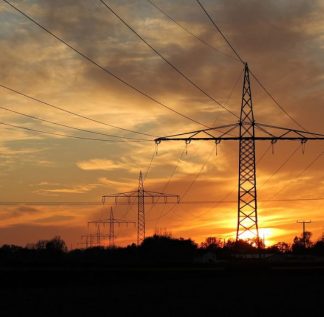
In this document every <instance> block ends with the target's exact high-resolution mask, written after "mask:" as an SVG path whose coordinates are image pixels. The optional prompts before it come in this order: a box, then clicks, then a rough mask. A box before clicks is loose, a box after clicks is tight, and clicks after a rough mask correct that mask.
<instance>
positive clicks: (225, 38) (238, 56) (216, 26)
mask: <svg viewBox="0 0 324 317" xmlns="http://www.w3.org/2000/svg"><path fill="white" fill-rule="evenodd" d="M196 2H197V3H198V5H199V7H200V8H201V9H202V10H203V12H204V13H205V14H206V16H207V17H208V19H209V21H210V22H211V23H212V24H213V26H214V27H215V28H216V30H217V31H218V32H219V33H220V35H221V36H222V37H223V39H224V40H225V42H226V43H227V44H228V45H229V47H230V48H231V49H232V51H233V52H234V54H235V55H236V56H237V58H238V59H239V60H240V61H241V63H242V64H245V62H244V61H243V59H242V57H241V56H240V54H239V53H238V52H237V51H236V50H235V48H234V47H233V46H232V44H231V43H230V41H229V40H228V39H227V37H226V36H225V34H224V33H223V32H222V30H221V29H220V28H219V27H218V25H217V24H216V22H215V21H214V19H213V18H212V17H211V16H210V14H209V13H208V12H207V10H206V8H205V7H204V6H203V5H202V3H201V2H200V0H196ZM251 75H252V76H253V78H254V79H255V80H256V82H257V83H258V84H259V85H260V87H261V88H262V89H263V90H264V91H265V93H266V94H267V95H268V96H269V97H270V99H271V100H272V101H273V102H274V103H275V104H276V105H277V106H278V107H279V109H280V110H281V111H282V112H283V113H284V114H285V115H287V116H288V117H289V118H290V119H291V120H292V121H293V122H294V123H295V124H297V125H298V126H299V127H300V128H302V129H303V130H305V131H306V129H305V128H304V127H303V126H302V125H301V124H300V123H299V122H298V121H297V120H296V119H294V118H293V117H292V116H291V115H290V114H289V113H288V112H287V111H286V110H285V109H284V107H283V106H282V105H280V103H279V102H278V101H277V100H276V99H275V98H274V97H273V95H272V94H271V93H270V92H269V90H268V89H266V88H265V86H264V85H263V84H262V83H261V81H260V80H259V79H258V78H257V77H256V75H255V74H254V73H253V72H252V71H251Z"/></svg>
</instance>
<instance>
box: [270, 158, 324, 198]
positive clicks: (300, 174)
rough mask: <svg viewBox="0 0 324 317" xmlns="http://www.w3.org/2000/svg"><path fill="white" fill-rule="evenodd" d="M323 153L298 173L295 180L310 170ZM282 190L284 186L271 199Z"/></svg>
mask: <svg viewBox="0 0 324 317" xmlns="http://www.w3.org/2000/svg"><path fill="white" fill-rule="evenodd" d="M323 154H324V152H321V153H319V154H318V155H317V156H316V157H315V158H314V159H313V160H312V161H311V162H310V163H309V164H308V165H307V166H306V167H305V168H304V169H303V170H302V171H301V172H300V173H298V175H297V177H296V178H299V177H300V176H302V175H303V174H304V173H305V172H306V171H307V170H308V169H310V168H311V167H312V166H313V165H314V164H315V163H316V162H317V161H318V160H319V159H320V158H321V157H322V156H323ZM284 189H286V187H285V186H283V187H281V188H280V189H279V190H278V191H277V192H276V193H275V194H274V195H273V196H272V198H274V197H276V196H278V195H279V194H280V193H281V192H282V191H283V190H284Z"/></svg>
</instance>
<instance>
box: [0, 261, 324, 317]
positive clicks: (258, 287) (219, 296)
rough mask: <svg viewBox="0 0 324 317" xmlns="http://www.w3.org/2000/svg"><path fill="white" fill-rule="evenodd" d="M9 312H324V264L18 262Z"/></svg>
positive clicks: (5, 296)
mask: <svg viewBox="0 0 324 317" xmlns="http://www.w3.org/2000/svg"><path fill="white" fill-rule="evenodd" d="M0 278H1V286H0V295H1V296H0V298H1V306H0V311H1V316H13V315H18V314H19V315H21V314H23V315H27V314H28V315H30V314H31V316H63V315H70V316H77V315H80V316H95V315H97V314H98V316H102V315H103V316H113V315H116V316H140V315H143V316H149V315H150V316H242V315H243V316H245V315H246V316H260V317H261V316H262V317H264V316H303V315H309V316H324V305H323V302H322V300H323V295H324V290H323V285H324V267H311V268H310V267H301V266H299V267H277V268H276V267H266V268H265V267H257V266H254V265H252V266H249V265H244V266H243V267H241V268H238V267H235V268H228V267H227V268H224V267H222V266H190V267H146V268H139V267H133V268H107V267H106V268H105V267H88V268H85V267H79V268H77V267H70V268H66V267H65V268H58V267H56V268H55V267H52V268H36V267H34V268H28V269H27V268H24V269H22V268H15V269H12V268H11V269H2V270H1V272H0Z"/></svg>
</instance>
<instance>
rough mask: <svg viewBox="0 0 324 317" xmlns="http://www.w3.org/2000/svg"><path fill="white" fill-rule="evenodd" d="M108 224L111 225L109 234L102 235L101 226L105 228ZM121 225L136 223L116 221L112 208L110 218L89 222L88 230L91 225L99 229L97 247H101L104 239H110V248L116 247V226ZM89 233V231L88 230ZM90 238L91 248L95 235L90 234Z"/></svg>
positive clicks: (133, 222)
mask: <svg viewBox="0 0 324 317" xmlns="http://www.w3.org/2000/svg"><path fill="white" fill-rule="evenodd" d="M106 224H108V225H109V231H108V234H102V232H101V230H100V226H105V225H106ZM116 224H118V225H121V224H126V225H128V224H135V221H128V220H123V219H116V218H115V217H114V212H113V208H112V207H110V213H109V217H108V218H107V219H99V220H94V221H88V228H89V226H90V225H95V226H96V228H97V244H96V246H101V241H102V239H103V238H108V246H109V247H110V248H112V247H114V246H115V237H116V236H115V225H116ZM88 231H89V229H88ZM88 236H89V238H90V246H92V245H93V244H92V243H91V238H92V236H93V235H91V234H88Z"/></svg>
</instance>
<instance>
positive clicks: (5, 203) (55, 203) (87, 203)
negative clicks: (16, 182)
mask: <svg viewBox="0 0 324 317" xmlns="http://www.w3.org/2000/svg"><path fill="white" fill-rule="evenodd" d="M323 200H324V197H309V198H307V197H305V198H283V199H262V200H259V202H263V203H265V202H297V201H323ZM221 203H222V204H234V203H237V201H236V200H188V201H180V202H179V204H180V205H181V204H183V205H199V204H221ZM135 204H136V203H135V202H134V203H133V205H135ZM19 205H26V206H27V205H29V206H60V205H61V206H102V203H100V202H96V201H83V202H74V201H49V202H46V201H0V206H19ZM131 205H132V204H131ZM120 206H123V205H122V204H120Z"/></svg>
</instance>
